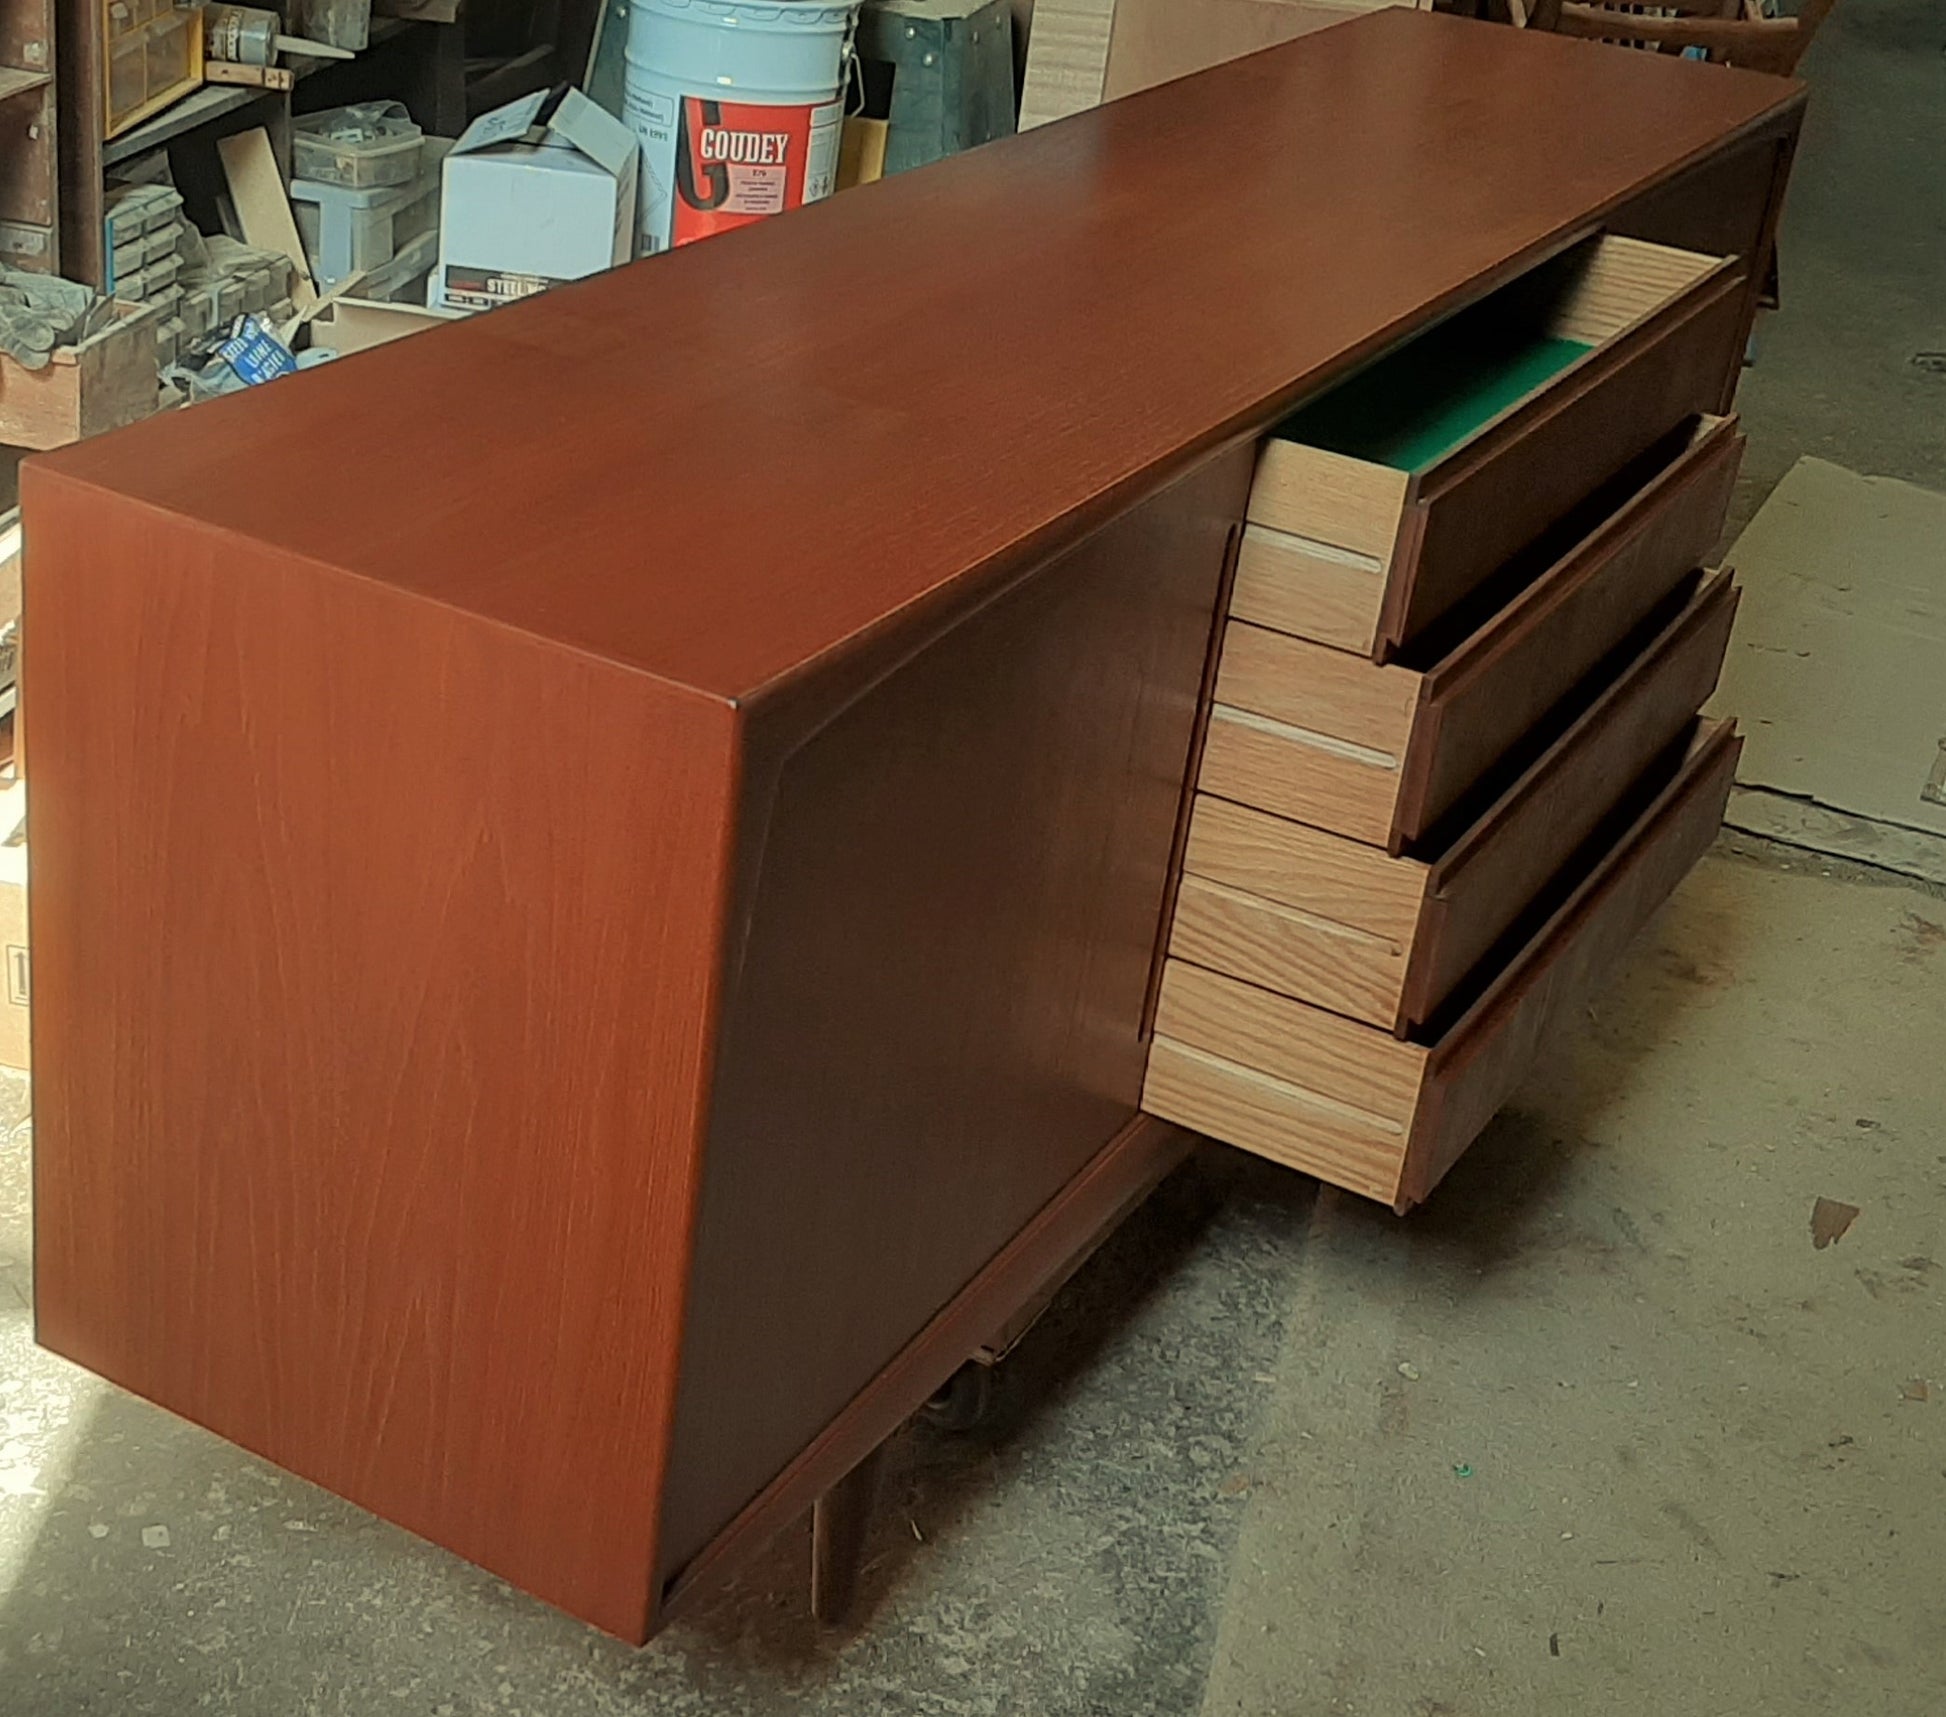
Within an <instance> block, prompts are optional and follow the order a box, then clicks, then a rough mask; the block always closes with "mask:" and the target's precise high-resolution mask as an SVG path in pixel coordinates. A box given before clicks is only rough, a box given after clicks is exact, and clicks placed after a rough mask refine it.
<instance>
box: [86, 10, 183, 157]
mask: <svg viewBox="0 0 1946 1717" xmlns="http://www.w3.org/2000/svg"><path fill="white" fill-rule="evenodd" d="M100 5H101V35H102V57H101V68H102V69H101V82H102V101H103V118H102V136H103V137H104V138H107V137H114V136H117V135H118V134H120V133H121V132H124V131H126V130H128V128H129V127H130V126H131V125H137V124H140V123H141V121H143V120H144V119H146V118H148V116H149V115H150V114H152V113H154V112H156V111H157V110H158V109H160V108H164V107H167V106H168V105H169V103H170V102H172V101H174V100H176V99H177V98H178V97H180V96H184V95H187V94H188V93H189V92H190V91H191V90H192V89H195V88H196V87H197V85H199V84H200V83H201V82H202V81H203V9H202V7H201V6H185V7H176V6H174V5H171V4H170V3H169V0H100Z"/></svg>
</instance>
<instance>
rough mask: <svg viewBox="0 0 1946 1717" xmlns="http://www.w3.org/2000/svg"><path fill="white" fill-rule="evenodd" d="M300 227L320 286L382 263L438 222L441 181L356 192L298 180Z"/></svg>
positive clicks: (295, 204)
mask: <svg viewBox="0 0 1946 1717" xmlns="http://www.w3.org/2000/svg"><path fill="white" fill-rule="evenodd" d="M291 207H292V212H293V213H294V214H295V215H296V216H297V231H298V235H299V237H301V238H302V239H303V240H304V254H305V255H306V256H307V257H308V258H310V262H311V273H312V275H313V276H314V277H315V278H316V280H317V284H318V290H319V291H321V292H322V291H328V290H330V288H331V287H333V286H335V285H337V283H338V282H339V281H341V280H343V279H344V278H345V276H346V275H348V274H356V273H359V272H361V271H362V272H366V273H369V272H371V271H372V270H374V269H379V268H383V267H384V266H385V265H386V264H387V263H389V262H390V261H391V260H392V258H393V257H394V256H396V255H397V254H398V251H399V248H400V246H402V245H404V244H406V243H408V242H410V241H411V240H413V239H415V238H417V237H419V235H420V234H421V233H426V232H431V231H432V230H433V229H434V228H436V227H437V226H438V225H439V184H438V181H437V180H435V181H434V182H433V183H431V184H412V185H400V186H397V187H390V188H388V187H377V188H373V189H370V190H362V191H353V190H348V189H346V188H345V187H344V186H342V185H322V184H316V183H313V182H312V181H310V180H308V179H298V180H295V181H293V182H292V184H291Z"/></svg>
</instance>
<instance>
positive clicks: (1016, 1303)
mask: <svg viewBox="0 0 1946 1717" xmlns="http://www.w3.org/2000/svg"><path fill="white" fill-rule="evenodd" d="M1194 1145H1195V1140H1194V1137H1193V1135H1191V1134H1189V1133H1187V1132H1185V1131H1184V1130H1183V1129H1182V1128H1181V1127H1177V1126H1174V1125H1172V1124H1171V1123H1169V1122H1167V1121H1162V1120H1158V1119H1157V1118H1156V1117H1155V1116H1153V1115H1137V1116H1136V1117H1135V1118H1134V1119H1133V1120H1132V1121H1130V1122H1129V1124H1128V1125H1127V1126H1126V1127H1124V1128H1123V1129H1122V1130H1121V1131H1120V1132H1119V1133H1117V1134H1116V1135H1115V1137H1114V1138H1113V1139H1111V1140H1110V1141H1109V1143H1108V1144H1107V1145H1106V1146H1104V1147H1103V1148H1102V1150H1101V1151H1100V1152H1099V1154H1097V1156H1096V1157H1095V1159H1094V1161H1093V1162H1091V1163H1090V1164H1089V1165H1088V1167H1087V1168H1086V1169H1084V1170H1083V1171H1082V1172H1081V1173H1080V1174H1078V1175H1076V1176H1075V1178H1074V1179H1073V1180H1072V1181H1070V1182H1069V1183H1068V1185H1067V1186H1066V1187H1065V1188H1063V1189H1062V1191H1061V1194H1060V1196H1059V1197H1057V1198H1055V1199H1054V1200H1053V1201H1052V1202H1051V1203H1050V1204H1048V1206H1047V1207H1046V1208H1045V1209H1044V1210H1042V1211H1040V1212H1039V1213H1038V1214H1037V1215H1036V1216H1035V1218H1034V1220H1033V1221H1032V1222H1030V1223H1028V1225H1027V1226H1026V1227H1025V1228H1023V1229H1022V1230H1021V1231H1020V1233H1019V1234H1018V1235H1017V1236H1015V1238H1014V1239H1013V1240H1012V1241H1011V1242H1010V1243H1009V1244H1008V1245H1007V1246H1006V1247H1004V1248H1003V1249H1002V1250H1001V1252H1000V1253H999V1254H998V1256H996V1257H995V1258H994V1259H993V1261H992V1262H991V1263H989V1264H988V1265H987V1266H986V1267H985V1268H984V1269H982V1270H981V1271H980V1273H979V1274H978V1275H977V1276H975V1277H974V1278H973V1280H972V1281H971V1282H969V1283H968V1284H967V1285H966V1286H965V1287H964V1288H963V1289H962V1290H961V1291H960V1292H959V1293H958V1294H956V1295H954V1297H953V1299H952V1300H951V1301H950V1302H949V1303H948V1304H947V1305H946V1306H945V1307H944V1308H943V1309H942V1310H941V1311H940V1313H939V1315H938V1316H936V1317H935V1318H934V1319H933V1320H932V1321H931V1322H930V1323H929V1324H927V1325H926V1327H925V1329H924V1330H923V1331H921V1332H920V1335H919V1338H918V1339H917V1340H916V1341H913V1342H910V1343H908V1344H907V1345H906V1346H905V1347H903V1348H902V1349H900V1351H899V1353H898V1355H897V1357H896V1358H895V1359H893V1361H892V1363H891V1364H890V1365H888V1366H886V1368H885V1369H884V1370H883V1371H881V1372H880V1373H879V1374H878V1376H876V1377H875V1378H873V1379H872V1381H871V1383H870V1384H869V1385H868V1386H867V1387H866V1388H865V1389H864V1390H862V1391H861V1392H860V1393H859V1394H857V1395H855V1396H853V1397H852V1399H851V1400H850V1401H849V1402H848V1403H847V1404H846V1405H845V1407H844V1409H843V1411H842V1412H840V1413H839V1414H838V1416H837V1417H836V1418H835V1419H833V1420H832V1421H831V1423H830V1424H829V1425H827V1426H826V1427H825V1428H824V1430H823V1431H822V1432H820V1433H819V1435H818V1436H817V1438H816V1439H815V1440H814V1441H813V1442H812V1443H811V1444H810V1445H809V1446H808V1447H807V1448H805V1450H804V1452H803V1453H802V1454H800V1455H799V1456H798V1457H797V1459H796V1460H794V1461H792V1462H791V1464H790V1465H789V1466H788V1467H786V1468H785V1469H784V1471H783V1472H781V1473H779V1474H778V1475H777V1477H776V1478H775V1479H773V1480H772V1481H771V1482H770V1483H769V1484H768V1485H766V1486H765V1487H764V1488H763V1490H762V1491H760V1492H759V1493H758V1494H757V1495H756V1496H755V1497H753V1498H752V1499H751V1500H750V1501H749V1502H748V1503H747V1504H746V1505H745V1506H744V1508H743V1511H742V1512H741V1513H740V1514H739V1515H738V1516H737V1518H736V1519H735V1520H734V1521H733V1522H731V1524H730V1527H729V1529H728V1530H727V1531H725V1532H721V1533H719V1534H718V1535H717V1536H716V1537H715V1538H714V1539H712V1540H711V1541H710V1544H709V1547H708V1548H707V1549H706V1550H704V1551H703V1553H702V1554H701V1555H700V1556H698V1557H697V1558H696V1559H695V1560H694V1561H693V1562H691V1563H690V1564H689V1565H688V1566H687V1567H685V1568H684V1569H683V1570H682V1572H681V1573H680V1574H679V1575H678V1576H677V1577H676V1578H675V1579H674V1580H673V1581H671V1582H670V1583H669V1585H668V1586H667V1588H666V1589H665V1591H664V1594H663V1605H662V1610H661V1613H660V1615H659V1617H658V1618H657V1619H658V1620H659V1621H669V1620H672V1619H674V1618H676V1617H678V1616H680V1615H682V1614H683V1613H684V1612H685V1611H686V1610H688V1609H689V1608H690V1607H691V1606H692V1605H693V1604H695V1603H696V1602H697V1601H698V1600H699V1599H700V1598H701V1597H702V1596H703V1595H704V1594H705V1593H707V1592H709V1591H710V1590H711V1589H712V1588H713V1587H714V1586H715V1585H716V1583H717V1582H718V1581H720V1580H722V1579H723V1578H725V1577H726V1576H727V1575H728V1573H729V1572H730V1571H731V1570H732V1569H734V1568H735V1567H736V1566H737V1565H738V1564H739V1563H740V1562H742V1561H743V1560H745V1559H746V1558H747V1557H749V1556H751V1555H753V1554H754V1553H755V1552H756V1551H757V1550H759V1549H760V1548H762V1546H763V1545H764V1544H766V1543H767V1542H769V1540H770V1539H771V1538H772V1537H773V1536H775V1534H776V1533H777V1532H778V1531H779V1530H780V1529H781V1528H783V1527H784V1526H786V1525H788V1524H789V1523H790V1522H791V1521H792V1520H794V1519H796V1518H797V1517H798V1516H799V1515H801V1514H802V1513H803V1512H804V1510H805V1509H807V1508H810V1507H812V1506H813V1505H814V1504H815V1503H816V1501H817V1499H818V1498H819V1497H820V1496H822V1495H823V1494H824V1493H825V1492H826V1491H827V1490H829V1489H830V1488H831V1486H832V1485H834V1484H836V1483H837V1482H838V1481H839V1480H840V1479H842V1478H843V1477H844V1475H845V1474H846V1473H847V1472H849V1471H850V1470H851V1468H852V1467H853V1466H855V1465H856V1464H857V1462H858V1460H859V1458H860V1456H861V1455H862V1454H863V1453H864V1451H866V1450H868V1449H871V1448H874V1447H876V1446H877V1445H878V1443H879V1442H880V1441H881V1440H882V1439H883V1438H884V1437H886V1436H887V1435H888V1434H889V1433H890V1432H891V1431H893V1430H894V1429H896V1428H897V1427H898V1426H899V1425H901V1424H903V1423H904V1422H905V1421H906V1420H907V1419H908V1418H910V1417H911V1416H912V1415H913V1414H914V1413H916V1412H917V1411H918V1410H919V1408H920V1407H921V1406H923V1405H924V1404H925V1402H926V1401H927V1400H928V1399H929V1398H930V1397H931V1396H932V1395H933V1394H934V1392H935V1391H936V1390H938V1388H939V1387H940V1385H941V1384H943V1383H944V1382H945V1381H946V1379H947V1378H949V1377H951V1376H952V1374H953V1373H954V1371H956V1370H957V1369H958V1368H959V1366H960V1364H961V1363H962V1362H963V1361H964V1360H965V1359H966V1358H967V1356H968V1355H970V1354H973V1353H975V1352H977V1350H978V1349H979V1348H980V1347H981V1346H983V1345H984V1344H985V1343H986V1342H987V1341H989V1340H990V1339H991V1337H992V1336H993V1334H994V1333H995V1332H996V1331H999V1330H1002V1329H1004V1328H1005V1326H1006V1323H1007V1321H1008V1320H1009V1319H1011V1318H1012V1317H1013V1316H1014V1315H1016V1313H1017V1312H1018V1310H1019V1309H1020V1308H1022V1307H1025V1306H1029V1305H1032V1304H1033V1303H1034V1302H1035V1301H1036V1300H1038V1299H1039V1298H1040V1297H1041V1295H1042V1294H1043V1293H1045V1292H1046V1290H1047V1284H1048V1283H1049V1282H1051V1281H1053V1280H1054V1279H1055V1278H1056V1277H1057V1276H1058V1275H1059V1274H1060V1273H1061V1272H1062V1271H1064V1270H1066V1269H1067V1268H1069V1267H1070V1265H1071V1263H1072V1261H1073V1259H1074V1257H1075V1255H1076V1253H1077V1252H1078V1251H1080V1250H1081V1249H1082V1248H1084V1247H1088V1246H1092V1245H1094V1244H1095V1243H1096V1242H1097V1241H1099V1240H1100V1238H1101V1236H1102V1235H1103V1233H1104V1232H1105V1231H1106V1230H1107V1228H1108V1226H1109V1225H1110V1224H1111V1223H1113V1222H1114V1221H1116V1220H1117V1219H1118V1218H1119V1217H1120V1216H1122V1215H1124V1214H1126V1213H1127V1212H1128V1211H1130V1210H1132V1209H1133V1208H1134V1207H1135V1204H1136V1202H1137V1201H1138V1200H1139V1199H1140V1198H1142V1197H1143V1196H1144V1195H1145V1194H1146V1193H1148V1192H1149V1191H1150V1190H1151V1189H1152V1188H1153V1187H1154V1186H1155V1185H1156V1183H1157V1182H1158V1181H1160V1180H1161V1179H1162V1178H1163V1176H1164V1175H1166V1174H1168V1173H1169V1172H1170V1171H1171V1170H1172V1169H1175V1168H1177V1167H1178V1166H1179V1165H1180V1164H1181V1163H1182V1161H1183V1160H1184V1158H1186V1157H1187V1156H1188V1155H1189V1153H1190V1151H1191V1150H1192V1149H1193V1148H1194Z"/></svg>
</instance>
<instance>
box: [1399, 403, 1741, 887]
mask: <svg viewBox="0 0 1946 1717" xmlns="http://www.w3.org/2000/svg"><path fill="white" fill-rule="evenodd" d="M1742 452H1743V438H1742V437H1741V436H1740V435H1739V434H1738V433H1737V429H1736V421H1735V419H1733V418H1720V419H1717V420H1715V421H1714V422H1712V423H1711V424H1709V425H1708V426H1706V427H1705V428H1703V429H1701V430H1699V431H1698V433H1697V435H1696V437H1695V439H1693V440H1692V441H1691V442H1690V443H1689V444H1688V445H1687V446H1685V447H1684V448H1683V450H1682V451H1681V453H1680V454H1678V455H1677V456H1676V457H1675V459H1674V460H1673V461H1671V463H1669V464H1668V465H1666V466H1664V467H1663V468H1662V469H1660V470H1658V471H1657V472H1656V473H1655V475H1654V476H1653V477H1652V478H1650V479H1649V480H1648V481H1647V482H1646V483H1644V484H1643V485H1642V487H1641V488H1639V489H1637V490H1635V491H1634V492H1633V493H1632V494H1630V495H1629V497H1628V498H1627V500H1626V501H1624V502H1623V503H1622V504H1621V505H1620V506H1619V507H1618V508H1617V509H1616V510H1615V512H1614V513H1612V514H1611V515H1610V516H1609V517H1608V518H1606V519H1605V520H1603V521H1602V523H1601V525H1600V526H1599V527H1598V528H1597V529H1596V530H1594V531H1593V532H1591V533H1590V534H1589V535H1588V536H1587V537H1585V538H1583V539H1582V540H1581V541H1580V542H1579V543H1577V544H1575V546H1574V547H1573V548H1572V549H1571V550H1569V551H1568V552H1567V553H1566V554H1565V555H1563V556H1562V557H1561V558H1560V559H1559V560H1558V561H1556V562H1555V563H1554V564H1553V565H1552V566H1550V567H1549V568H1548V569H1547V570H1546V571H1545V572H1543V573H1542V574H1541V575H1540V576H1539V577H1538V578H1536V579H1535V580H1534V582H1533V583H1532V584H1530V585H1528V586H1527V587H1526V588H1525V589H1524V590H1522V591H1521V592H1520V594H1519V595H1518V596H1516V597H1515V598H1514V599H1513V600H1512V601H1511V602H1509V603H1508V604H1507V606H1506V607H1504V608H1503V609H1501V610H1500V611H1499V612H1498V613H1496V614H1495V615H1494V616H1493V618H1492V619H1491V620H1489V621H1488V622H1487V623H1486V624H1485V625H1483V626H1482V627H1481V628H1480V629H1479V630H1478V631H1477V632H1475V633H1474V634H1473V636H1472V637H1470V638H1468V639H1467V640H1466V642H1465V643H1463V644H1461V645H1460V646H1459V647H1458V648H1456V649H1455V650H1453V651H1452V653H1451V654H1449V655H1447V656H1444V657H1442V658H1441V659H1440V661H1439V663H1438V665H1437V666H1436V667H1434V668H1433V669H1431V670H1430V671H1429V672H1428V673H1427V675H1426V678H1425V681H1424V685H1423V688H1422V690H1421V694H1420V696H1421V709H1420V712H1419V715H1418V717H1417V718H1416V719H1415V721H1414V724H1413V730H1412V738H1411V741H1410V743H1409V745H1408V747H1407V751H1406V756H1405V759H1404V762H1403V764H1402V765H1401V771H1400V773H1401V777H1402V781H1401V788H1400V794H1399V810H1398V821H1397V826H1396V830H1395V836H1394V843H1393V844H1394V850H1395V851H1396V850H1398V848H1399V846H1400V845H1401V844H1403V843H1409V842H1412V841H1416V840H1418V839H1420V837H1422V836H1423V835H1425V834H1426V833H1427V832H1428V831H1429V830H1430V829H1431V828H1432V827H1433V826H1434V825H1435V824H1436V823H1437V822H1438V821H1439V819H1440V818H1441V817H1443V816H1444V815H1445V814H1446V813H1447V812H1448V811H1450V810H1451V809H1452V808H1453V806H1454V805H1456V804H1457V803H1458V802H1459V800H1460V798H1461V796H1462V795H1463V794H1464V793H1466V792H1467V791H1468V790H1469V789H1470V788H1472V787H1473V786H1474V785H1475V784H1476V783H1477V782H1478V781H1479V780H1480V779H1481V778H1482V777H1483V776H1484V775H1486V773H1487V772H1488V771H1489V770H1490V769H1491V768H1492V767H1493V765H1494V764H1495V763H1497V762H1499V761H1500V759H1501V758H1503V757H1504V756H1506V755H1507V753H1508V752H1509V751H1511V750H1512V749H1513V747H1514V746H1515V745H1516V744H1517V743H1518V742H1519V741H1520V740H1522V739H1523V738H1525V737H1526V736H1527V735H1528V734H1529V733H1531V732H1533V731H1534V730H1535V729H1536V728H1538V727H1539V726H1540V725H1541V724H1542V722H1543V721H1544V720H1545V718H1546V716H1547V715H1548V713H1549V711H1551V710H1553V709H1554V708H1556V706H1557V705H1559V704H1560V703H1561V701H1562V700H1563V699H1564V698H1566V697H1567V696H1568V695H1569V694H1570V693H1571V692H1573V691H1574V689H1575V688H1576V687H1577V686H1578V685H1580V684H1581V682H1582V681H1583V679H1584V678H1585V677H1586V676H1587V675H1588V674H1589V673H1591V672H1592V671H1593V670H1594V668H1595V667H1596V665H1597V664H1598V663H1599V662H1600V661H1601V660H1602V658H1603V657H1604V656H1606V655H1607V654H1608V652H1609V651H1610V650H1612V649H1614V647H1615V646H1616V645H1617V644H1619V643H1620V642H1621V641H1622V640H1623V639H1624V638H1626V637H1627V636H1628V634H1629V633H1630V631H1632V630H1633V629H1634V627H1635V626H1637V625H1638V624H1639V623H1640V622H1641V621H1643V620H1644V619H1646V618H1647V617H1648V615H1649V613H1650V611H1651V610H1652V609H1653V608H1654V607H1655V606H1656V604H1657V603H1658V602H1660V601H1661V600H1662V599H1663V598H1664V597H1666V596H1667V595H1668V594H1669V593H1670V592H1671V591H1673V590H1674V589H1675V588H1676V586H1677V585H1678V584H1679V583H1680V582H1681V581H1682V580H1683V579H1684V578H1685V577H1687V576H1688V575H1689V573H1690V572H1691V570H1692V569H1694V568H1695V567H1696V566H1698V565H1700V564H1701V563H1702V562H1703V560H1704V559H1705V558H1706V557H1707V556H1708V555H1709V553H1710V551H1711V549H1712V548H1713V547H1714V545H1715V543H1716V539H1717V537H1718V536H1719V534H1720V533H1721V531H1722V528H1723V520H1724V517H1725V515H1726V513H1727V512H1728V509H1729V504H1730V494H1731V491H1732V489H1733V488H1734V487H1735V483H1736V474H1737V465H1738V462H1739V460H1740V459H1741V457H1742Z"/></svg>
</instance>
